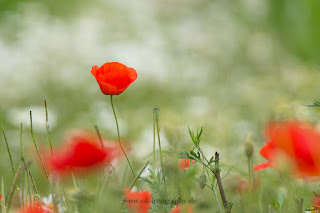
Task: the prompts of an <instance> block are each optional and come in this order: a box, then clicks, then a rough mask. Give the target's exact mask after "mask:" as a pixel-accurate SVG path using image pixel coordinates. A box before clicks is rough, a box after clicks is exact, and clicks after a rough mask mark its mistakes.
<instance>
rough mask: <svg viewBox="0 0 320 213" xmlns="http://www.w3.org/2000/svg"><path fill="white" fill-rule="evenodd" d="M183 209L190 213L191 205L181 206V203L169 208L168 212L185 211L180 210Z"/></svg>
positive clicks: (179, 212) (177, 212)
mask: <svg viewBox="0 0 320 213" xmlns="http://www.w3.org/2000/svg"><path fill="white" fill-rule="evenodd" d="M183 209H185V210H187V211H186V213H192V212H193V211H192V206H191V205H186V207H185V208H183V206H182V205H177V206H176V207H175V208H173V209H171V211H170V213H183V212H185V211H182V210H183Z"/></svg>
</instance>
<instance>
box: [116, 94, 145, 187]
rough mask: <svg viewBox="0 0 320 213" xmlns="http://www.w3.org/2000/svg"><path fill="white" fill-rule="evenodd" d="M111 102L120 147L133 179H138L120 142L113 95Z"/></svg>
mask: <svg viewBox="0 0 320 213" xmlns="http://www.w3.org/2000/svg"><path fill="white" fill-rule="evenodd" d="M110 100H111V106H112V111H113V115H114V119H115V120H116V125H117V133H118V140H119V145H120V148H121V150H122V152H123V154H124V156H125V157H126V159H127V162H128V164H129V167H130V169H131V172H132V175H133V178H136V175H135V174H134V171H133V168H132V166H131V163H130V161H129V158H128V156H127V154H126V152H125V151H124V149H123V147H122V144H121V141H120V131H119V125H118V119H117V115H116V111H115V110H114V106H113V101H112V95H110ZM136 186H137V188H138V189H139V186H138V184H137V183H136Z"/></svg>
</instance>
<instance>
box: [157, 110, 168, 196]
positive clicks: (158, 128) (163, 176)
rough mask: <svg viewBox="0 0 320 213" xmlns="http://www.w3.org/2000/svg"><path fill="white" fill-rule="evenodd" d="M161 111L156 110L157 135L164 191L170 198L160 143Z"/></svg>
mask: <svg viewBox="0 0 320 213" xmlns="http://www.w3.org/2000/svg"><path fill="white" fill-rule="evenodd" d="M159 111H160V110H159V109H158V108H155V109H154V112H155V121H156V129H157V134H158V144H159V152H160V163H161V170H162V179H163V182H164V189H165V193H166V197H167V196H168V192H167V183H166V177H165V175H164V169H163V160H162V149H161V142H160V126H159Z"/></svg>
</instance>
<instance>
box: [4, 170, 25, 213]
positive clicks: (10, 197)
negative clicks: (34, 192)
mask: <svg viewBox="0 0 320 213" xmlns="http://www.w3.org/2000/svg"><path fill="white" fill-rule="evenodd" d="M20 171H21V164H20V165H19V168H18V170H17V173H16V174H15V176H14V179H13V183H12V185H11V187H10V192H9V195H8V200H7V202H6V208H7V211H8V212H9V209H10V206H11V202H12V198H13V195H14V192H15V191H16V188H17V184H18V181H19V176H20Z"/></svg>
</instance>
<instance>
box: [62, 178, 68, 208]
mask: <svg viewBox="0 0 320 213" xmlns="http://www.w3.org/2000/svg"><path fill="white" fill-rule="evenodd" d="M60 186H61V189H62V192H63V196H64V199H65V204H66V208H67V212H70V206H69V202H68V199H67V196H66V191H65V190H64V186H63V183H62V181H61V180H60Z"/></svg>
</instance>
